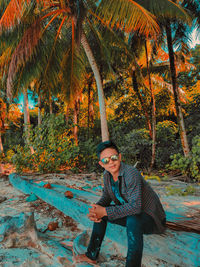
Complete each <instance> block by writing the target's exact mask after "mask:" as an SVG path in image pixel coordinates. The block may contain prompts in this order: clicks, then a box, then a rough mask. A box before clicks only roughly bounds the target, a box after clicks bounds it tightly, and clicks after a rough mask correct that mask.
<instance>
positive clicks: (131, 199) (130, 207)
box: [106, 169, 142, 220]
mask: <svg viewBox="0 0 200 267" xmlns="http://www.w3.org/2000/svg"><path fill="white" fill-rule="evenodd" d="M141 178H142V176H141V174H140V173H139V171H138V170H136V169H133V170H132V171H130V172H129V174H128V179H127V180H128V181H127V182H126V186H127V201H128V202H127V203H125V204H123V205H116V206H109V207H106V212H107V215H108V219H110V220H115V219H118V218H122V217H126V216H129V215H134V214H140V213H141V208H142V179H141Z"/></svg>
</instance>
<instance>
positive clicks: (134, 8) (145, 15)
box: [97, 0, 159, 36]
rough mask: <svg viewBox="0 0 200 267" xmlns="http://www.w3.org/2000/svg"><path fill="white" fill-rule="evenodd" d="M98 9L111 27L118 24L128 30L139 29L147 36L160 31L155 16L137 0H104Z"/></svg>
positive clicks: (101, 16) (99, 13) (100, 15)
mask: <svg viewBox="0 0 200 267" xmlns="http://www.w3.org/2000/svg"><path fill="white" fill-rule="evenodd" d="M97 11H98V15H99V17H100V18H102V19H103V20H105V21H106V23H107V24H109V25H110V26H111V27H114V26H117V27H119V28H121V29H123V30H125V31H126V32H131V31H139V33H142V34H144V35H145V36H149V35H155V34H157V33H158V32H159V26H158V24H157V22H156V18H155V16H154V15H152V14H151V13H150V12H149V11H147V10H146V9H145V8H144V7H143V6H142V5H140V4H138V3H137V2H136V1H133V0H126V1H124V0H110V1H109V2H108V1H106V0H102V1H101V2H100V4H99V7H98V10H97Z"/></svg>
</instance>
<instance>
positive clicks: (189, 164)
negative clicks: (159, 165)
mask: <svg viewBox="0 0 200 267" xmlns="http://www.w3.org/2000/svg"><path fill="white" fill-rule="evenodd" d="M171 158H172V163H171V166H170V167H169V168H170V169H171V170H177V169H178V170H180V171H181V172H182V174H184V175H187V176H188V177H189V178H190V179H192V180H196V181H200V136H195V137H194V138H193V140H192V150H191V152H190V156H189V157H184V156H183V155H182V154H180V153H178V154H175V155H172V156H171Z"/></svg>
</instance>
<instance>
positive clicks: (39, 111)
mask: <svg viewBox="0 0 200 267" xmlns="http://www.w3.org/2000/svg"><path fill="white" fill-rule="evenodd" d="M41 124H42V115H41V94H40V93H38V126H39V125H41Z"/></svg>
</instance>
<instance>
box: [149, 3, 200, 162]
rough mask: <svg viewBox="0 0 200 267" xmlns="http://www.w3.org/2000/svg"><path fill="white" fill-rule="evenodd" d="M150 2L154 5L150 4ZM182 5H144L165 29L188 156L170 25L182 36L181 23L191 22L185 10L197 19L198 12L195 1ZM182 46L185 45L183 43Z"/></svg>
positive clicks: (180, 123) (178, 111)
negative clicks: (165, 8) (176, 7)
mask: <svg viewBox="0 0 200 267" xmlns="http://www.w3.org/2000/svg"><path fill="white" fill-rule="evenodd" d="M152 2H153V3H152ZM152 4H153V5H154V6H152ZM175 5H176V4H175ZM182 6H183V8H184V9H183V8H180V6H179V8H178V9H177V11H178V12H176V13H173V12H174V11H175V8H174V9H173V10H172V9H171V8H168V11H167V12H160V11H159V10H158V9H157V8H156V1H149V2H148V3H147V5H145V7H146V8H147V9H148V10H149V11H150V12H152V13H153V14H155V15H156V17H157V19H158V20H159V23H160V26H161V27H163V29H165V32H166V35H167V47H168V53H169V62H170V73H171V81H172V88H173V95H174V102H175V109H176V115H177V122H178V126H179V134H180V138H181V143H182V148H183V152H184V155H185V156H186V157H188V156H189V152H190V149H189V145H188V141H187V135H186V130H185V123H184V118H183V113H182V108H181V101H180V93H179V90H178V84H177V72H176V63H175V53H174V47H173V43H174V40H175V39H174V40H173V38H172V26H173V25H175V24H176V25H179V27H173V34H174V32H176V33H183V34H182V37H185V33H184V31H183V29H184V27H183V24H184V25H186V24H187V23H191V18H190V17H189V15H188V13H186V10H188V11H189V14H191V13H193V14H194V13H195V15H196V17H197V18H198V20H199V12H198V4H197V3H195V1H192V0H184V1H183V2H182ZM176 29H177V31H176ZM178 35H180V34H178ZM175 37H176V34H175ZM179 37H180V36H179ZM180 41H181V39H180V38H179V45H180ZM182 44H184V43H182ZM176 45H177V43H176ZM183 46H184V47H185V44H184V45H183Z"/></svg>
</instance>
